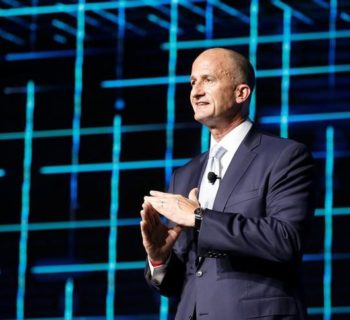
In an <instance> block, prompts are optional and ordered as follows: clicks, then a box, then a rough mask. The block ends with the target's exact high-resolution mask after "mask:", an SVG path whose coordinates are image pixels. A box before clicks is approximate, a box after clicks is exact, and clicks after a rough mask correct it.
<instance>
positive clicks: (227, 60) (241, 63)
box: [196, 48, 255, 92]
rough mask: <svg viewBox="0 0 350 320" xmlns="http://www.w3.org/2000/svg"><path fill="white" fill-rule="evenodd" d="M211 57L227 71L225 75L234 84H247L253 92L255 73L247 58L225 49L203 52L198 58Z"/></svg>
mask: <svg viewBox="0 0 350 320" xmlns="http://www.w3.org/2000/svg"><path fill="white" fill-rule="evenodd" d="M205 57H211V58H213V59H215V60H216V61H217V63H219V64H220V66H221V67H222V70H225V73H226V75H227V76H228V77H230V78H231V79H232V80H233V82H234V84H235V85H236V84H242V83H244V84H247V85H248V86H249V88H250V90H251V92H253V90H254V87H255V72H254V68H253V66H252V65H251V63H250V62H249V61H248V59H247V58H246V57H244V56H243V55H241V54H240V53H238V52H236V51H233V50H230V49H225V48H211V49H208V50H205V51H203V52H202V53H201V54H200V55H199V56H198V57H197V58H196V60H197V59H199V58H205Z"/></svg>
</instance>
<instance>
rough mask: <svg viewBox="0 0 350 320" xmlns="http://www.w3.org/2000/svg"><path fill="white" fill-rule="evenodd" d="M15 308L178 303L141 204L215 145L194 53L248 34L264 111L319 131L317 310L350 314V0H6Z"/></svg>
mask: <svg viewBox="0 0 350 320" xmlns="http://www.w3.org/2000/svg"><path fill="white" fill-rule="evenodd" d="M0 8H1V9H0V88H1V90H0V153H1V157H0V192H1V201H0V210H1V214H0V318H1V319H115V318H116V319H142V320H147V319H161V320H165V319H170V318H172V317H173V315H174V306H173V305H172V303H171V301H169V300H168V299H166V298H161V297H159V296H158V295H157V294H156V293H154V292H153V291H151V289H149V288H148V287H147V285H146V284H145V282H144V280H143V271H142V269H143V267H144V259H145V253H144V251H143V248H142V244H141V237H140V233H139V211H140V207H141V203H142V199H143V196H144V195H145V194H147V193H148V191H149V190H150V189H159V190H164V189H166V187H167V185H168V183H169V180H170V177H171V172H172V171H173V169H174V168H176V167H178V166H180V165H182V164H184V163H186V162H187V161H188V160H189V159H190V158H192V157H193V156H195V155H196V154H198V153H200V152H202V151H205V150H207V148H208V142H209V139H208V137H209V135H208V131H207V130H206V129H205V128H202V127H201V126H199V125H198V124H196V123H194V121H193V114H192V111H191V106H190V103H189V91H190V86H189V73H190V67H191V62H192V60H193V59H194V58H195V57H196V56H197V55H198V53H199V52H201V51H202V50H204V49H206V48H209V47H217V46H220V47H226V48H232V49H235V50H237V51H239V52H241V53H242V54H244V55H246V56H247V57H249V59H250V61H251V62H252V64H253V65H254V67H255V69H256V71H257V88H256V93H255V94H254V97H253V99H252V104H251V110H250V117H251V119H252V120H253V121H255V122H256V124H257V125H258V126H259V127H260V128H261V129H263V130H265V131H269V132H271V133H274V134H277V135H281V136H282V137H291V138H293V139H296V140H298V141H301V142H303V143H305V144H306V145H308V147H309V148H310V150H311V151H312V153H313V156H314V158H315V163H316V171H317V210H316V216H315V219H314V228H313V231H312V232H311V234H310V237H309V242H308V246H307V250H306V253H305V256H304V263H303V267H304V270H303V271H304V283H305V296H306V300H307V303H308V313H309V315H310V319H315V320H316V319H324V320H329V319H349V318H350V277H349V270H350V249H349V230H350V219H349V215H350V196H349V190H350V170H349V157H350V126H349V120H350V102H349V101H350V90H349V88H350V2H349V1H348V0H307V1H296V0H284V1H283V2H282V1H279V0H271V1H270V0H267V1H259V0H249V1H248V0H244V1H243V0H237V1H229V0H172V1H171V0H114V1H108V0H105V1H103V0H76V1H73V0H61V1H58V0H57V1H52V0H30V1H22V0H0Z"/></svg>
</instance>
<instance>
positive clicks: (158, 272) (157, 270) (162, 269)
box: [148, 254, 171, 285]
mask: <svg viewBox="0 0 350 320" xmlns="http://www.w3.org/2000/svg"><path fill="white" fill-rule="evenodd" d="M170 257H171V254H170V255H169V257H168V259H167V260H166V261H165V262H164V263H163V264H161V265H160V266H157V267H153V266H152V263H151V260H150V258H149V257H148V265H149V269H150V271H151V276H152V281H154V282H155V283H156V284H158V285H159V284H161V283H162V281H163V279H164V277H165V273H166V268H167V266H168V264H169V261H170Z"/></svg>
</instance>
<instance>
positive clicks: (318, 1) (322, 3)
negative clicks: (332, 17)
mask: <svg viewBox="0 0 350 320" xmlns="http://www.w3.org/2000/svg"><path fill="white" fill-rule="evenodd" d="M312 1H313V2H314V3H316V4H317V5H319V6H320V7H321V8H323V9H328V7H329V5H328V3H327V2H326V1H324V0H312Z"/></svg>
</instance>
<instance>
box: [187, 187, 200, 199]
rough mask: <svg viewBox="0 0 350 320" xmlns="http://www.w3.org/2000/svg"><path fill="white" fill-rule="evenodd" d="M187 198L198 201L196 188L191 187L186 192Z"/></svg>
mask: <svg viewBox="0 0 350 320" xmlns="http://www.w3.org/2000/svg"><path fill="white" fill-rule="evenodd" d="M188 199H190V200H192V201H195V202H198V188H193V189H192V190H191V191H190V193H189V194H188Z"/></svg>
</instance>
